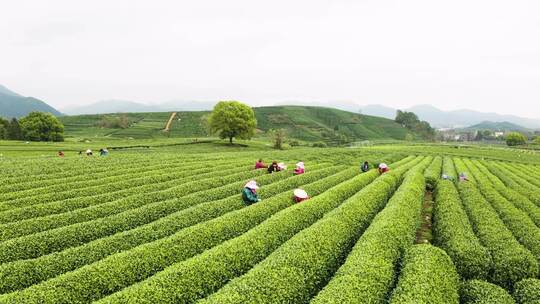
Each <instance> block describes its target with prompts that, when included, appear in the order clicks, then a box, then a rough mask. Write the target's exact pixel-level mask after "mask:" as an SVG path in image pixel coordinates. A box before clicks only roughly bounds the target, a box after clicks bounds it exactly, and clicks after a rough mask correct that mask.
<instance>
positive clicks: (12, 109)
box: [0, 85, 62, 118]
mask: <svg viewBox="0 0 540 304" xmlns="http://www.w3.org/2000/svg"><path fill="white" fill-rule="evenodd" d="M32 111H40V112H48V113H51V114H53V115H55V116H61V115H62V113H60V112H59V111H58V110H56V109H55V108H53V107H51V106H49V105H48V104H46V103H45V102H43V101H41V100H39V99H37V98H34V97H24V96H21V95H19V94H17V93H15V92H13V91H11V90H9V89H8V88H6V87H4V86H1V85H0V116H1V117H5V118H11V117H22V116H26V115H27V114H28V113H30V112H32Z"/></svg>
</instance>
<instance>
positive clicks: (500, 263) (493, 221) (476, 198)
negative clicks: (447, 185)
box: [458, 182, 538, 288]
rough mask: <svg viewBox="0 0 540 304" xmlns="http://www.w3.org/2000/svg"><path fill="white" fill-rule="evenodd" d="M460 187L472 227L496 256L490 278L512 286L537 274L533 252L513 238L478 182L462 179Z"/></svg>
mask: <svg viewBox="0 0 540 304" xmlns="http://www.w3.org/2000/svg"><path fill="white" fill-rule="evenodd" d="M458 189H459V193H460V195H461V199H462V201H463V206H464V207H465V210H466V211H467V214H468V215H469V219H470V221H471V224H472V225H473V229H474V230H475V232H476V235H477V236H478V238H479V239H480V241H481V242H482V244H483V245H484V246H486V248H487V249H488V250H489V252H490V254H491V257H492V259H493V273H492V274H491V276H490V278H489V279H490V280H491V281H493V282H494V283H497V284H499V285H501V286H504V287H507V288H511V287H512V286H513V285H514V283H516V282H518V281H520V280H522V279H524V278H529V277H535V276H537V275H538V263H537V261H536V259H535V258H534V256H533V255H532V254H531V253H530V252H529V251H528V250H527V249H525V248H524V247H523V246H522V245H521V244H520V243H519V242H518V241H517V240H516V239H515V238H514V236H513V235H512V233H511V232H510V231H509V230H508V228H506V226H505V225H504V223H503V221H502V220H501V219H500V218H499V216H498V215H497V213H496V212H495V210H493V208H492V207H491V206H490V204H489V203H488V202H487V201H486V200H485V199H484V198H483V197H482V195H481V194H480V193H479V191H478V189H477V188H476V187H475V185H474V184H473V183H470V182H461V183H459V184H458Z"/></svg>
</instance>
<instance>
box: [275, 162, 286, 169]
mask: <svg viewBox="0 0 540 304" xmlns="http://www.w3.org/2000/svg"><path fill="white" fill-rule="evenodd" d="M277 166H278V168H281V169H287V166H285V164H284V163H279V164H277Z"/></svg>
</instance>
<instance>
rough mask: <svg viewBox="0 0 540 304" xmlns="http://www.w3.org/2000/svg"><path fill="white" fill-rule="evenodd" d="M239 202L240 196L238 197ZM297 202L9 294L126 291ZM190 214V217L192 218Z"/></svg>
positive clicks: (276, 204) (325, 183)
mask: <svg viewBox="0 0 540 304" xmlns="http://www.w3.org/2000/svg"><path fill="white" fill-rule="evenodd" d="M355 173H356V170H354V169H352V168H351V169H349V170H346V171H342V172H340V173H338V174H335V175H332V176H329V177H326V178H323V179H320V180H318V181H317V182H314V183H313V184H312V185H311V187H308V186H304V188H305V189H306V190H307V191H309V192H310V193H311V194H312V195H316V194H319V193H322V192H324V191H325V190H326V189H328V188H329V187H332V186H333V185H335V184H336V183H340V182H343V181H344V180H348V179H350V178H351V177H352V176H353V175H354V174H355ZM237 200H238V201H240V199H239V198H238V199H237ZM291 204H293V202H292V199H291V195H290V193H282V194H280V195H276V196H274V197H272V198H271V199H268V200H264V201H263V203H261V204H254V205H251V206H249V207H247V208H242V209H239V210H236V211H233V212H229V213H227V214H225V215H223V216H221V217H217V218H215V219H213V220H210V221H206V222H201V223H199V224H197V225H194V226H190V227H188V228H186V229H182V230H180V231H178V232H177V233H175V234H174V235H171V236H170V237H167V238H164V239H160V240H158V241H156V242H152V243H147V244H144V245H142V246H139V247H136V248H134V249H132V250H128V251H124V252H121V253H119V254H115V255H112V256H109V257H107V258H105V259H103V260H100V261H99V262H97V263H94V264H91V265H88V266H85V267H82V268H79V269H77V270H75V271H72V272H69V273H66V274H65V275H63V276H59V277H57V278H53V279H50V280H48V281H46V282H43V283H41V284H39V285H34V286H31V287H29V288H27V289H24V290H21V291H18V292H16V293H12V294H9V295H8V296H7V297H6V298H7V299H8V301H14V302H25V303H26V302H41V303H57V302H66V301H67V302H89V301H93V300H97V299H99V298H101V297H103V296H105V295H108V294H110V293H113V292H115V291H118V290H120V289H123V288H125V287H127V286H129V285H131V284H134V283H136V282H138V281H140V280H143V279H144V278H146V277H149V276H151V275H153V274H155V273H156V272H158V271H161V270H163V269H164V268H165V267H167V266H169V265H170V264H172V263H174V262H178V261H181V260H183V259H186V258H189V257H192V256H194V255H196V254H199V253H201V252H203V251H204V250H207V249H209V248H211V247H213V246H216V245H218V244H220V243H222V242H224V241H226V240H227V239H230V238H234V237H237V236H239V235H241V234H243V233H245V232H246V231H247V230H249V229H251V228H253V227H254V226H256V225H258V224H260V223H261V222H263V221H264V220H265V219H267V218H268V217H269V216H270V215H272V214H274V213H276V212H278V211H279V210H282V209H284V208H286V207H288V206H290V205H291ZM189 218H190V217H186V219H189Z"/></svg>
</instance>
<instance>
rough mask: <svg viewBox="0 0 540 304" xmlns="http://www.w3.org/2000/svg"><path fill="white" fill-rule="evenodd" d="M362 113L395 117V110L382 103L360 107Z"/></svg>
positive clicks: (389, 117)
mask: <svg viewBox="0 0 540 304" xmlns="http://www.w3.org/2000/svg"><path fill="white" fill-rule="evenodd" d="M361 110H362V114H365V115H371V116H379V117H384V118H388V119H394V118H396V112H397V110H396V109H394V108H390V107H387V106H383V105H367V106H364V107H362V108H361Z"/></svg>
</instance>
